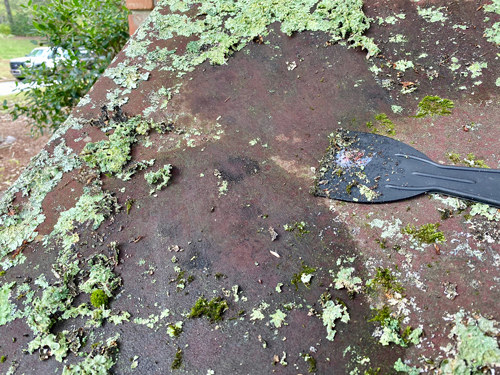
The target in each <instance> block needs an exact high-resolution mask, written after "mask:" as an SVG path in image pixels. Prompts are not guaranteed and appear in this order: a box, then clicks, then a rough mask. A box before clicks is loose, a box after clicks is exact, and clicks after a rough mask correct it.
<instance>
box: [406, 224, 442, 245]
mask: <svg viewBox="0 0 500 375" xmlns="http://www.w3.org/2000/svg"><path fill="white" fill-rule="evenodd" d="M439 225H440V224H439V223H436V224H432V223H429V224H424V225H421V226H420V227H419V228H415V226H414V225H411V226H410V224H408V225H407V226H406V227H405V228H403V229H401V233H405V234H409V235H411V236H412V237H413V238H415V239H416V240H418V241H419V242H420V243H421V244H423V243H428V244H431V243H443V242H446V237H445V236H444V234H443V232H440V231H438V228H439Z"/></svg>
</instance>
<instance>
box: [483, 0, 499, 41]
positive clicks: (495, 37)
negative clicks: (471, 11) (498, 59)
mask: <svg viewBox="0 0 500 375" xmlns="http://www.w3.org/2000/svg"><path fill="white" fill-rule="evenodd" d="M483 9H484V11H485V12H486V13H497V14H500V1H499V0H493V2H492V3H491V4H485V5H484V7H483ZM484 36H485V37H486V40H487V41H488V42H491V43H494V44H496V45H499V44H500V22H495V23H494V24H493V25H491V26H490V27H486V28H485V30H484Z"/></svg>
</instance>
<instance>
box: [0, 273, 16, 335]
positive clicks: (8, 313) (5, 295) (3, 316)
mask: <svg viewBox="0 0 500 375" xmlns="http://www.w3.org/2000/svg"><path fill="white" fill-rule="evenodd" d="M15 284H16V282H15V281H13V282H11V283H7V284H4V285H2V287H1V288H0V326H3V325H4V324H7V323H9V322H11V321H12V320H14V319H15V314H14V309H15V305H13V304H11V303H10V301H9V297H10V293H11V292H10V290H11V289H12V287H13V286H14V285H15Z"/></svg>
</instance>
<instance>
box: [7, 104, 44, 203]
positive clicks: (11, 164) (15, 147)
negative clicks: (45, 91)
mask: <svg viewBox="0 0 500 375" xmlns="http://www.w3.org/2000/svg"><path fill="white" fill-rule="evenodd" d="M27 124H28V122H27V120H26V118H19V119H17V120H16V121H12V118H11V116H10V115H8V114H3V113H0V196H1V195H3V192H4V191H5V190H6V189H7V188H8V187H9V186H10V185H11V184H12V183H13V182H14V181H16V179H17V178H18V177H19V175H20V174H21V172H22V171H23V169H24V168H25V167H26V166H27V165H28V163H29V162H30V159H31V158H32V157H33V156H35V155H36V154H38V153H39V152H40V150H41V149H42V148H43V147H44V146H45V144H46V143H47V141H48V140H49V138H50V135H43V136H39V137H38V138H35V137H32V136H31V135H30V129H29V127H27ZM12 137H13V138H14V139H13V138H12Z"/></svg>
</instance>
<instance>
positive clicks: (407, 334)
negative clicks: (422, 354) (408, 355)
mask: <svg viewBox="0 0 500 375" xmlns="http://www.w3.org/2000/svg"><path fill="white" fill-rule="evenodd" d="M381 323H382V335H381V336H380V338H379V342H380V343H381V344H382V345H384V346H386V345H389V344H390V343H394V344H395V345H399V346H401V347H403V348H406V347H407V346H408V345H409V344H410V343H411V344H414V345H418V344H419V343H420V336H421V335H422V334H423V330H422V329H421V328H420V327H417V328H415V329H411V327H407V328H406V329H405V330H404V331H403V333H401V325H400V321H399V319H394V318H386V319H384V320H383V321H382V322H381Z"/></svg>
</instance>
